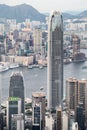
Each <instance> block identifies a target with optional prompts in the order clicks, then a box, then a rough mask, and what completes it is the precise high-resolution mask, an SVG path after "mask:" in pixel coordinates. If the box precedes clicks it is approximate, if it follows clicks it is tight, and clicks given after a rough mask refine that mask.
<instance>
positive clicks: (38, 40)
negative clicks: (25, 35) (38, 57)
mask: <svg viewBox="0 0 87 130" xmlns="http://www.w3.org/2000/svg"><path fill="white" fill-rule="evenodd" d="M33 38H34V52H35V53H41V48H42V30H41V29H40V28H35V29H34V30H33Z"/></svg>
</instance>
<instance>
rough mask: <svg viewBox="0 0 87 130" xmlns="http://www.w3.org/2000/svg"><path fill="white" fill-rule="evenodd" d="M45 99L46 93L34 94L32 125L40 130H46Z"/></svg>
mask: <svg viewBox="0 0 87 130" xmlns="http://www.w3.org/2000/svg"><path fill="white" fill-rule="evenodd" d="M45 97H46V95H45V93H44V92H34V93H32V109H33V112H32V125H33V127H34V128H35V127H37V126H38V129H40V130H45ZM33 130H34V129H33Z"/></svg>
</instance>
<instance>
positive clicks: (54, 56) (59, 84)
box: [47, 11, 63, 109]
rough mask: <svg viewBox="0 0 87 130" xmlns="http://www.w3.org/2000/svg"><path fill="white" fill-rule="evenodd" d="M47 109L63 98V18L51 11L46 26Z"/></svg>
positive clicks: (58, 13)
mask: <svg viewBox="0 0 87 130" xmlns="http://www.w3.org/2000/svg"><path fill="white" fill-rule="evenodd" d="M47 82H48V109H50V108H54V109H55V108H56V107H57V106H58V105H59V104H61V100H62V98H63V19H62V15H61V13H60V12H57V11H53V12H52V14H51V15H50V18H49V26H48V80H47Z"/></svg>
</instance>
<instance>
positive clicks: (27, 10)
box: [0, 4, 45, 22]
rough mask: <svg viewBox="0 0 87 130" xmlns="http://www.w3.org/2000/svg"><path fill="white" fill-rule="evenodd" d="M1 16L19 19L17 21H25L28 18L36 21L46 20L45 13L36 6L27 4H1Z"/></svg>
mask: <svg viewBox="0 0 87 130" xmlns="http://www.w3.org/2000/svg"><path fill="white" fill-rule="evenodd" d="M0 18H6V19H17V22H23V21H24V20H25V19H26V18H29V19H30V20H36V21H41V22H43V21H45V15H44V14H41V13H40V12H38V11H37V10H36V9H35V8H33V7H32V6H30V5H27V4H21V5H16V6H8V5H5V4H1V5H0Z"/></svg>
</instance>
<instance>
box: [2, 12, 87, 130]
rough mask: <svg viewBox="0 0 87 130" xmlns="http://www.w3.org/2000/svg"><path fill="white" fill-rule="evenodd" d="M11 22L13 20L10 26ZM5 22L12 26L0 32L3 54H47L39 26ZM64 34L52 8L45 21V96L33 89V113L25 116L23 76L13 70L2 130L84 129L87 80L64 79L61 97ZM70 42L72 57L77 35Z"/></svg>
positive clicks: (86, 123) (77, 44)
mask: <svg viewBox="0 0 87 130" xmlns="http://www.w3.org/2000/svg"><path fill="white" fill-rule="evenodd" d="M10 22H11V23H12V22H13V24H11V25H12V28H11V25H10V24H9V23H10ZM8 24H9V25H10V28H11V29H13V28H15V29H14V31H13V30H12V31H13V32H12V33H9V36H8V35H7V34H6V35H5V34H4V36H3V35H1V38H0V40H2V41H1V42H0V49H1V51H0V52H1V53H2V54H6V55H17V56H24V55H26V56H29V54H30V53H31V55H32V52H34V54H39V55H43V56H46V50H45V49H46V40H47V32H45V31H43V32H42V30H41V29H40V28H39V27H38V28H37V27H35V28H33V31H34V32H32V31H31V28H30V21H28V20H26V22H25V24H21V25H20V24H18V26H17V25H16V21H14V20H13V21H10V20H8ZM19 25H20V26H22V27H25V28H22V27H21V31H20V29H19V30H18V27H20V26H19ZM67 26H68V25H67ZM85 26H86V25H85ZM8 27H9V26H8ZM63 33H64V31H63V18H62V15H61V13H60V12H57V11H53V12H52V13H51V15H50V17H49V24H48V73H47V99H46V94H45V93H44V92H41V91H40V92H33V93H32V105H31V108H32V110H31V111H32V114H31V115H30V116H29V115H28V116H27V115H26V116H25V89H24V88H25V87H24V81H23V75H22V73H19V72H16V73H13V74H12V75H11V77H10V86H9V97H8V100H7V106H6V114H5V116H6V117H5V116H4V115H3V113H2V111H1V108H0V129H1V130H4V129H6V130H24V129H29V130H86V129H87V104H86V102H87V80H77V79H74V78H69V79H67V81H66V97H65V99H64V100H63V92H64V91H63ZM10 38H12V39H10ZM13 41H14V42H13ZM72 42H73V45H74V47H73V56H74V58H75V56H76V54H79V53H80V39H79V37H78V36H77V35H73V36H72ZM3 43H4V44H3ZM2 54H1V55H2ZM1 58H2V57H1ZM13 61H14V60H13ZM5 122H6V124H5ZM27 123H28V125H27ZM4 126H5V127H4Z"/></svg>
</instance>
